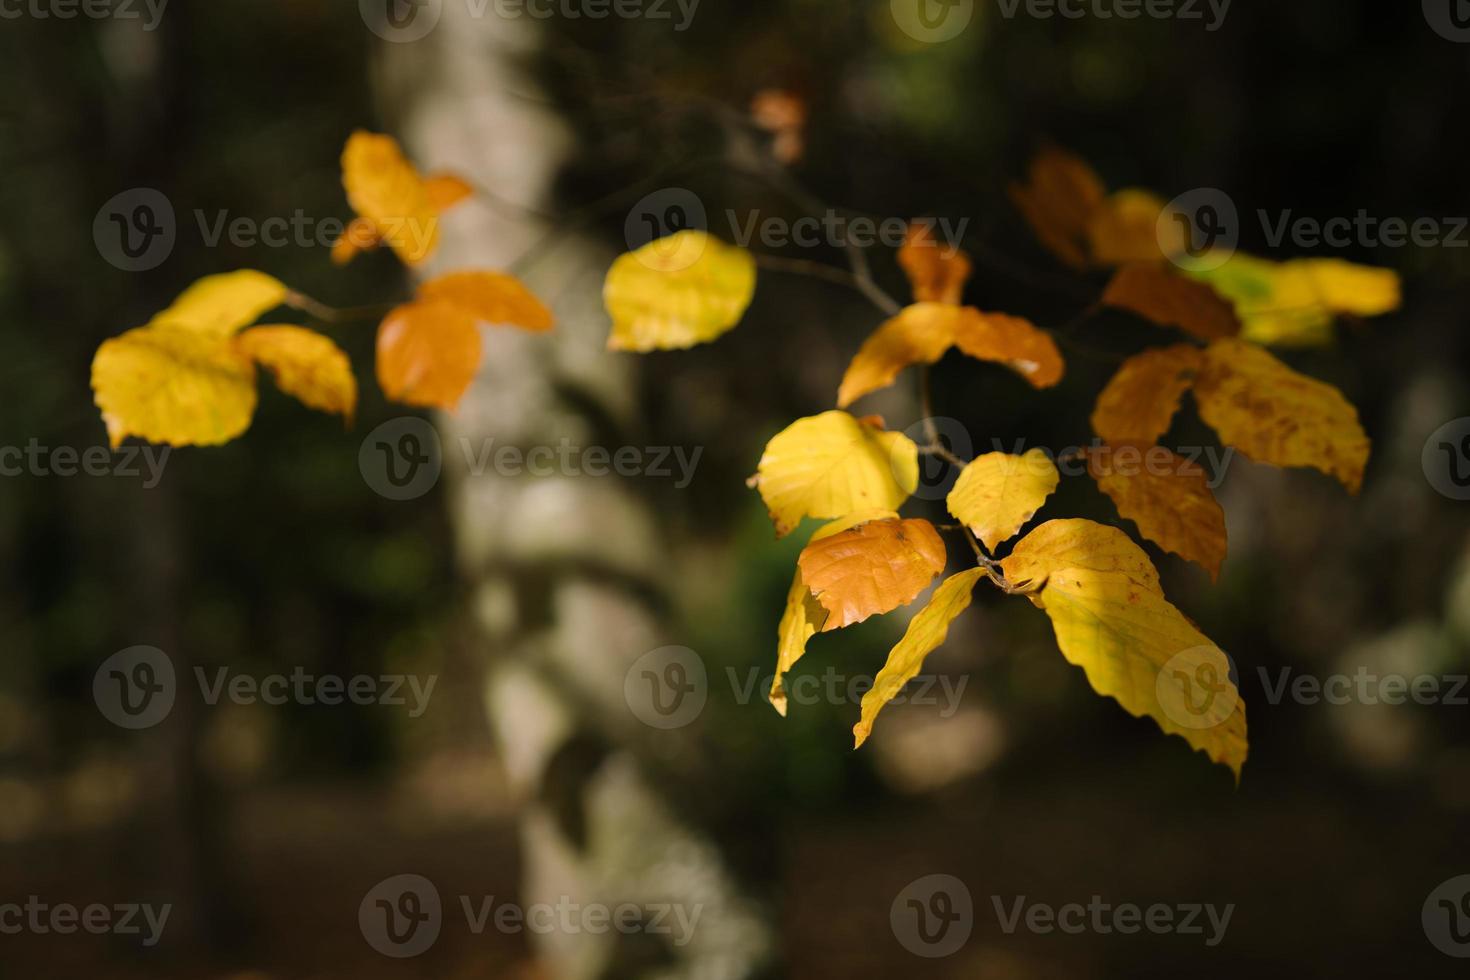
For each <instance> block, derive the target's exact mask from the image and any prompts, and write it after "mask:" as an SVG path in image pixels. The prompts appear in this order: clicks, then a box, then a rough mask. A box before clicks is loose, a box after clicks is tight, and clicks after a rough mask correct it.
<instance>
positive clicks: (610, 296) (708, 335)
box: [602, 231, 755, 351]
mask: <svg viewBox="0 0 1470 980" xmlns="http://www.w3.org/2000/svg"><path fill="white" fill-rule="evenodd" d="M754 294H755V259H754V258H752V257H751V255H750V253H749V252H747V251H745V249H743V248H737V247H736V246H734V245H726V244H725V243H724V242H722V241H720V240H719V239H717V238H715V237H713V236H711V235H709V234H706V233H705V232H702V231H680V232H675V233H674V234H672V235H669V236H668V237H666V238H660V239H657V240H656V241H651V242H649V243H648V244H647V245H644V246H643V247H642V248H640V249H638V250H637V251H633V252H625V253H623V254H622V255H620V256H618V258H617V260H616V261H614V262H613V264H612V268H611V269H609V270H608V273H607V280H606V282H605V283H604V284H603V287H602V301H603V305H604V306H606V307H607V312H608V315H609V316H610V317H612V322H613V327H612V334H611V335H610V336H609V337H608V338H607V346H608V349H609V350H631V351H650V350H680V349H683V348H686V347H693V346H694V345H695V344H703V343H708V342H709V341H711V340H714V339H715V338H716V337H718V336H720V335H721V334H723V333H725V332H726V331H728V330H730V329H731V328H732V327H734V326H735V324H737V323H739V322H740V318H741V316H743V315H744V314H745V309H746V307H748V306H749V305H750V300H751V297H752V296H753V295H754Z"/></svg>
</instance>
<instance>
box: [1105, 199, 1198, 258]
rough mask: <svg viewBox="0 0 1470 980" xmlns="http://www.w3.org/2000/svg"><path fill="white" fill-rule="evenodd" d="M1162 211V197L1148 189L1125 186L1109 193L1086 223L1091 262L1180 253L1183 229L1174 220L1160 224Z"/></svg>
mask: <svg viewBox="0 0 1470 980" xmlns="http://www.w3.org/2000/svg"><path fill="white" fill-rule="evenodd" d="M1163 211H1164V202H1163V200H1162V199H1160V198H1159V197H1157V196H1155V195H1154V194H1152V193H1150V192H1149V191H1144V190H1138V189H1136V188H1128V189H1125V190H1121V191H1116V192H1114V193H1112V194H1109V195H1108V196H1107V198H1105V199H1104V200H1103V202H1102V203H1101V204H1100V205H1098V208H1097V210H1096V211H1094V212H1093V214H1092V216H1091V217H1090V219H1089V220H1088V222H1087V241H1088V247H1089V252H1090V255H1091V257H1092V261H1093V262H1094V263H1095V264H1097V265H1122V264H1123V263H1125V262H1159V261H1161V260H1163V259H1165V258H1168V257H1169V256H1171V255H1177V254H1178V253H1180V252H1182V251H1183V250H1184V232H1183V230H1182V229H1181V228H1180V227H1179V226H1178V225H1176V224H1174V223H1173V222H1165V223H1164V224H1163V225H1162V226H1161V225H1160V224H1159V215H1160V214H1162V213H1163ZM1161 235H1162V236H1164V237H1163V239H1162V240H1160V236H1161Z"/></svg>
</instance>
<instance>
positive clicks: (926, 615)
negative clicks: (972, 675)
mask: <svg viewBox="0 0 1470 980" xmlns="http://www.w3.org/2000/svg"><path fill="white" fill-rule="evenodd" d="M984 574H985V570H984V569H982V568H968V569H966V570H965V571H963V572H957V573H955V574H954V575H951V576H950V577H949V578H947V579H945V580H944V581H943V582H942V583H940V585H939V588H937V589H935V590H934V595H932V596H930V597H929V602H928V604H927V605H925V606H924V608H923V609H921V610H919V612H918V613H917V614H916V615H915V616H914V618H913V619H911V620H909V625H908V629H906V630H905V631H904V634H903V638H902V639H900V640H899V641H898V643H897V644H896V645H895V646H894V648H893V649H892V650H890V651H889V653H888V660H887V662H886V663H884V665H883V669H882V670H880V671H879V672H878V676H877V677H875V678H874V679H873V687H872V689H871V690H870V691H868V692H867V693H866V694H864V695H863V703H862V717H861V718H860V719H859V721H858V723H857V724H856V725H854V726H853V729H852V734H853V740H854V746H853V747H854V748H860V747H861V746H862V744H863V743H864V742H865V741H867V739H868V736H869V735H870V734H871V733H872V731H873V722H874V721H876V720H877V718H878V712H879V711H882V710H883V706H884V705H886V704H887V703H888V702H889V701H892V700H893V698H894V696H895V695H896V694H898V692H899V691H900V690H902V689H903V686H904V685H905V684H907V683H908V682H909V681H911V680H913V679H914V677H915V676H917V675H918V673H919V670H920V668H922V667H923V666H924V658H925V657H927V656H928V655H929V654H930V653H932V652H933V651H934V650H935V649H936V648H938V647H939V645H940V644H942V643H943V642H944V640H945V637H947V636H948V635H949V624H950V623H952V622H954V619H955V617H956V616H958V615H959V614H960V613H962V612H964V611H965V610H966V609H967V608H969V605H970V596H971V593H972V590H973V589H974V588H975V583H976V582H977V581H979V580H980V576H982V575H984Z"/></svg>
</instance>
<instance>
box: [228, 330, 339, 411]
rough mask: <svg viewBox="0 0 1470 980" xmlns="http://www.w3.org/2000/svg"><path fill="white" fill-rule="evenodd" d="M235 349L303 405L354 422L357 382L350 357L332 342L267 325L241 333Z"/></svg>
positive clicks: (313, 334) (306, 332)
mask: <svg viewBox="0 0 1470 980" xmlns="http://www.w3.org/2000/svg"><path fill="white" fill-rule="evenodd" d="M235 346H236V347H237V348H238V349H239V350H240V351H241V352H243V353H244V354H245V355H246V356H247V357H249V358H250V359H251V360H252V361H254V362H255V363H256V364H258V365H260V366H261V367H263V368H265V369H266V370H267V371H269V372H270V373H271V375H272V376H273V377H274V378H275V380H276V386H277V387H278V388H280V389H281V390H282V391H284V392H285V393H286V394H288V395H290V396H292V397H293V398H295V399H297V400H298V401H300V402H301V403H302V404H303V405H305V406H307V407H308V408H315V409H317V410H318V411H322V412H330V413H332V414H335V415H341V416H342V417H343V418H345V419H347V420H348V421H349V422H350V421H351V420H352V415H353V413H354V412H355V411H356V409H357V381H356V379H354V378H353V376H352V364H351V362H349V361H348V360H347V355H346V354H345V353H343V352H342V349H341V348H340V347H338V346H337V345H336V344H334V343H332V341H331V340H330V339H328V338H326V337H324V336H322V335H321V334H319V333H316V332H315V331H313V330H307V329H306V328H304V327H293V326H264V327H251V328H250V329H249V330H246V331H244V332H243V333H241V334H240V335H239V336H237V337H236V338H235Z"/></svg>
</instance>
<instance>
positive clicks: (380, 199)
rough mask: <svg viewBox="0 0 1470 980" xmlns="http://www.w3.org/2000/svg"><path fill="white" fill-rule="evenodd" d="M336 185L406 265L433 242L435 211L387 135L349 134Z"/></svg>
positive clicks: (423, 256) (415, 173) (415, 262)
mask: <svg viewBox="0 0 1470 980" xmlns="http://www.w3.org/2000/svg"><path fill="white" fill-rule="evenodd" d="M342 186H343V187H344V188H345V189H346V191H347V201H348V203H349V204H351V205H352V209H353V210H354V211H356V212H357V213H358V215H359V216H360V217H361V218H363V219H364V220H365V221H367V222H368V223H370V224H371V225H372V230H373V232H374V234H375V235H376V237H377V239H378V240H379V241H381V242H384V243H386V244H387V245H388V246H389V247H390V248H392V249H393V251H394V252H395V253H397V255H398V257H399V258H401V259H402V260H403V261H404V262H406V263H408V264H409V265H418V264H419V263H421V262H423V261H424V260H425V259H427V258H428V257H429V256H430V255H432V254H433V253H434V249H435V248H436V247H437V246H438V244H439V213H438V211H436V210H435V209H434V207H433V206H432V204H431V203H430V201H429V194H428V191H427V190H426V189H425V187H424V181H423V179H422V178H421V177H420V176H419V174H418V171H417V170H415V169H414V168H413V165H412V164H411V163H409V162H408V160H407V158H405V157H404V155H403V151H402V150H401V149H399V146H398V142H397V141H396V140H394V139H393V138H392V137H391V136H383V135H380V134H377V133H367V132H363V131H361V130H359V131H357V132H355V133H353V134H352V135H351V136H350V137H349V138H348V140H347V146H346V147H345V148H344V149H343V151H342Z"/></svg>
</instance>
